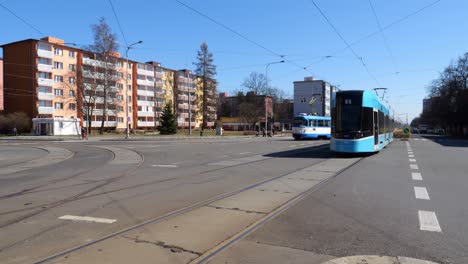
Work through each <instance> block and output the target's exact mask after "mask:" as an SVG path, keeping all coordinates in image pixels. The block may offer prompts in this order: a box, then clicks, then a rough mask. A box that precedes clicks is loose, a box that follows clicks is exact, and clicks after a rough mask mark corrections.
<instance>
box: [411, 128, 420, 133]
mask: <svg viewBox="0 0 468 264" xmlns="http://www.w3.org/2000/svg"><path fill="white" fill-rule="evenodd" d="M411 133H413V134H419V129H417V128H415V127H412V128H411Z"/></svg>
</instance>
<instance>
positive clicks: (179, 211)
mask: <svg viewBox="0 0 468 264" xmlns="http://www.w3.org/2000/svg"><path fill="white" fill-rule="evenodd" d="M316 150H317V149H315V150H309V151H305V152H310V151H316ZM301 153H302V152H301ZM330 158H332V157H330ZM363 158H364V157H361V158H359V159H358V160H357V161H355V162H353V163H352V164H351V165H349V166H346V167H345V168H343V169H342V170H340V171H339V172H338V173H336V174H335V175H333V176H331V177H329V178H328V179H327V180H324V181H323V182H321V183H320V184H318V185H317V186H316V187H313V188H311V189H309V190H307V191H305V192H303V193H301V194H299V195H297V196H295V197H293V198H292V199H290V200H288V201H287V202H286V203H285V204H283V205H281V206H280V207H279V208H278V209H281V211H277V210H274V213H275V214H274V215H271V213H270V214H268V215H267V216H268V218H267V219H263V218H262V219H263V220H262V221H261V222H260V223H256V224H257V225H256V226H257V227H258V226H259V225H261V224H264V223H265V222H266V221H269V220H271V219H272V218H274V217H275V216H277V215H278V214H280V213H281V212H283V211H284V210H286V209H287V208H289V207H291V206H293V205H294V204H295V203H296V202H298V201H299V200H302V199H303V198H305V196H307V195H309V194H310V193H312V192H313V191H315V190H317V189H318V188H320V187H321V186H323V185H325V184H326V183H327V182H329V181H330V180H331V179H333V178H334V177H336V176H338V175H339V174H341V173H342V172H343V171H345V170H347V169H348V168H350V167H352V166H354V165H355V164H357V163H358V162H359V161H361V160H362V159H363ZM327 160H328V159H325V160H322V161H319V162H317V163H314V164H313V166H315V165H318V164H321V163H323V162H326V161H327ZM261 161H264V160H261ZM253 162H260V161H253ZM310 166H311V165H308V166H305V167H301V168H297V169H296V170H294V171H292V172H288V173H284V174H281V175H279V176H276V177H273V178H269V179H265V180H262V181H259V182H257V183H253V184H250V185H247V186H244V187H242V188H239V189H237V190H234V191H231V192H227V193H224V194H220V195H217V196H214V197H212V198H209V199H207V200H204V201H200V202H197V203H194V204H192V205H189V206H186V207H183V208H180V209H177V210H174V211H171V212H168V213H166V214H164V215H161V216H157V217H154V218H151V219H148V220H146V221H144V222H142V223H139V224H136V225H133V226H130V227H127V228H124V229H122V230H120V231H117V232H114V233H112V234H109V235H106V236H103V237H101V238H98V239H95V240H93V241H90V242H88V243H85V244H82V245H79V246H76V247H73V248H70V249H67V250H65V251H62V252H59V253H57V254H54V255H51V256H49V257H46V258H44V259H42V260H39V261H37V262H35V263H46V262H49V261H51V260H53V259H56V258H58V257H60V256H64V255H67V254H70V253H72V252H76V251H79V250H81V249H84V248H87V247H89V246H92V245H94V244H97V243H99V242H102V241H105V240H108V239H110V238H113V237H116V236H119V235H122V234H124V233H126V232H129V231H132V230H135V229H138V228H140V227H143V226H146V225H149V224H154V223H158V222H161V221H164V220H168V219H171V218H173V217H176V216H179V215H182V214H185V213H188V212H191V211H193V210H196V209H198V208H200V207H203V206H207V205H209V204H210V203H214V202H217V201H220V200H222V199H225V198H228V197H231V196H234V195H236V194H240V193H242V192H245V191H247V190H251V189H253V188H255V187H257V186H259V185H262V184H265V183H269V182H272V181H274V180H277V179H280V178H283V177H285V176H287V175H290V174H292V173H295V172H298V171H300V170H303V169H305V168H308V167H310ZM225 168H226V167H224V168H220V169H225ZM249 227H251V226H249ZM253 230H254V229H252V231H253ZM242 233H245V230H242ZM236 236H237V234H236ZM242 237H243V236H242ZM240 238H241V237H239V239H240ZM230 239H231V238H228V239H227V240H230ZM227 240H225V241H227ZM217 246H218V245H217ZM205 253H206V252H205ZM201 257H205V254H203V255H202V256H201ZM210 258H211V256H210ZM197 259H198V258H197ZM196 263H203V262H196Z"/></svg>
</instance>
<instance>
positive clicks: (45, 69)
mask: <svg viewBox="0 0 468 264" xmlns="http://www.w3.org/2000/svg"><path fill="white" fill-rule="evenodd" d="M53 69H54V68H53V66H52V65H49V64H42V63H39V64H37V70H38V71H41V72H52V70H53Z"/></svg>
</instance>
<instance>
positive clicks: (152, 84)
mask: <svg viewBox="0 0 468 264" xmlns="http://www.w3.org/2000/svg"><path fill="white" fill-rule="evenodd" d="M137 84H138V85H146V86H151V87H154V82H152V81H148V80H141V79H138V80H137Z"/></svg>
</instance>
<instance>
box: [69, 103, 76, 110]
mask: <svg viewBox="0 0 468 264" xmlns="http://www.w3.org/2000/svg"><path fill="white" fill-rule="evenodd" d="M68 107H69V108H70V110H75V109H76V105H75V104H74V103H70V104H69V105H68Z"/></svg>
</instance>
